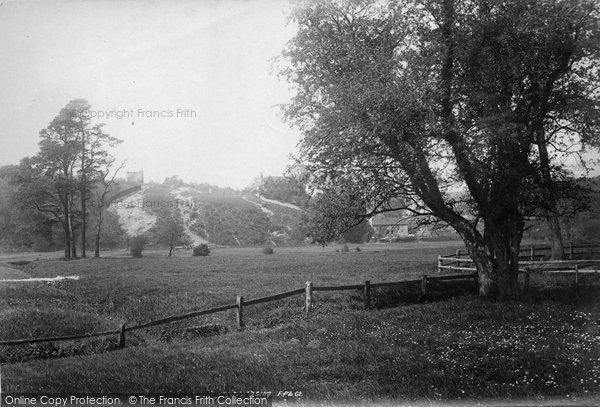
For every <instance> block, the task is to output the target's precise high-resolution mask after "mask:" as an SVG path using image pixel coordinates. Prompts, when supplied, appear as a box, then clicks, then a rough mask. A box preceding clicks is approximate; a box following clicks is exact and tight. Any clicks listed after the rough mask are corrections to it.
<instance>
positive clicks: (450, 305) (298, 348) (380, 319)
mask: <svg viewBox="0 0 600 407" xmlns="http://www.w3.org/2000/svg"><path fill="white" fill-rule="evenodd" d="M439 251H440V250H439V249H437V248H430V249H418V248H414V247H413V248H408V249H400V250H374V249H372V247H367V248H366V249H365V250H363V251H361V252H356V251H354V250H351V251H350V252H348V253H341V252H340V253H336V252H334V251H333V249H332V248H329V249H326V250H322V251H319V250H313V249H311V250H308V251H306V250H293V249H290V250H287V251H286V250H283V249H281V250H279V249H278V250H276V252H275V253H274V254H273V255H269V256H267V255H264V254H262V253H261V250H260V248H256V249H240V250H239V251H238V252H234V251H231V250H230V249H224V250H223V251H219V250H215V251H214V252H215V253H214V255H213V253H211V256H209V257H205V258H197V257H196V258H191V257H190V258H185V257H180V258H173V259H165V258H158V257H156V258H143V259H135V260H134V259H99V260H98V259H96V260H94V259H90V260H79V261H72V262H39V264H38V265H36V266H35V267H33V266H32V267H29V268H26V270H25V271H26V272H27V273H29V274H30V275H34V276H55V275H58V274H60V275H75V274H76V275H80V276H81V277H82V279H81V280H79V281H62V282H60V283H56V284H55V285H53V286H49V285H44V284H41V285H40V286H39V287H38V289H37V291H32V289H31V286H29V287H30V288H28V289H25V288H23V287H20V288H19V287H16V288H14V289H12V290H8V291H4V292H2V294H3V295H2V297H0V303H1V304H2V306H3V309H9V310H11V313H12V314H11V315H13V317H11V318H12V319H10V324H11V325H12V326H15V327H18V326H19V324H20V322H19V319H18V318H16V317H14V316H15V315H20V314H21V312H22V309H21V308H19V307H30V308H29V310H30V314H31V309H32V308H35V307H38V308H40V307H44V309H45V310H47V312H49V313H50V314H52V313H55V315H56V316H62V317H66V319H65V318H63V319H64V320H66V321H68V323H67V324H66V325H69V326H71V329H75V328H77V327H83V326H85V329H97V328H98V329H100V328H101V327H103V326H114V324H115V323H116V322H117V321H124V320H128V321H137V322H144V321H146V320H149V319H152V318H153V317H155V316H165V315H169V314H173V313H177V312H178V311H179V310H181V311H189V310H190V309H201V308H207V307H209V306H214V305H220V304H223V303H232V302H233V301H234V298H235V295H236V294H244V296H245V297H246V298H248V299H250V298H256V297H259V296H262V295H268V294H274V293H277V292H281V291H286V290H289V289H295V288H299V287H302V286H303V285H304V282H305V281H307V280H310V281H313V282H314V283H315V285H335V284H349V283H361V282H363V281H364V280H366V279H370V280H371V281H372V282H378V281H394V280H402V279H413V278H418V277H419V276H420V275H421V274H432V272H433V268H434V267H435V256H436V255H437V253H439ZM450 251H452V250H450ZM198 260H200V261H198ZM202 260H208V261H205V262H202ZM582 279H583V281H581V283H580V284H579V285H578V286H575V285H574V284H573V277H572V276H563V277H560V276H555V275H553V276H548V275H542V274H539V273H534V274H532V278H531V289H530V291H529V292H528V293H523V294H522V296H521V297H520V298H517V299H515V300H512V301H489V300H482V299H479V298H477V297H476V296H474V295H473V293H474V291H475V290H474V286H473V285H472V284H468V283H467V284H464V283H458V282H456V283H452V284H450V283H444V284H443V283H437V284H433V285H432V286H431V287H430V288H431V291H430V294H429V297H428V298H426V303H424V304H414V302H415V301H416V299H417V296H416V286H415V290H414V291H413V290H411V289H410V287H404V288H396V289H375V290H374V291H373V308H372V309H370V310H363V309H362V297H361V295H360V293H359V292H358V291H355V292H352V291H348V292H335V293H326V292H316V293H315V301H316V302H315V308H314V310H313V312H312V313H311V314H310V315H309V316H308V317H306V316H305V315H304V313H303V310H302V305H303V297H302V296H301V295H300V296H298V297H292V298H289V299H286V300H282V301H278V302H274V303H269V304H261V305H257V306H252V307H247V308H245V321H246V325H247V328H246V330H245V331H243V332H237V331H236V330H235V329H234V326H233V321H234V313H233V312H225V313H222V315H220V316H219V317H215V318H212V317H206V318H202V319H200V320H195V321H187V322H182V323H175V324H170V325H167V326H163V327H157V328H152V329H148V330H144V331H138V332H135V334H133V333H132V334H129V335H128V339H127V341H128V347H126V348H125V349H122V350H118V351H113V352H106V351H108V350H112V349H114V348H112V347H111V346H110V344H109V343H107V342H102V343H94V342H91V343H90V342H88V341H83V342H81V343H80V342H75V341H74V342H73V343H70V345H71V346H73V347H76V346H79V347H80V348H78V349H76V351H73V353H71V354H69V353H65V352H63V353H60V352H58V353H55V354H50V355H46V354H41V355H37V356H42V357H48V356H50V357H56V356H70V355H79V356H77V357H60V358H51V359H40V360H29V361H27V362H22V363H13V362H14V360H12V361H11V363H8V364H6V361H5V362H4V364H3V366H2V373H3V382H2V389H3V390H4V391H10V392H34V393H39V392H57V391H61V392H82V391H85V392H98V393H103V394H109V393H113V394H114V393H121V392H134V393H144V392H175V393H186V392H189V393H198V392H204V391H214V392H226V391H231V390H236V391H272V392H274V395H276V394H277V392H279V391H284V390H293V391H297V392H300V393H301V394H302V396H301V397H300V398H298V399H294V398H292V399H291V400H289V401H297V402H299V403H300V404H306V403H308V404H310V403H313V402H314V403H317V402H319V403H325V405H335V404H336V403H341V404H347V403H351V402H361V403H367V404H368V403H377V404H385V403H388V404H390V405H393V404H396V403H411V402H414V401H425V402H442V401H449V400H450V401H454V402H457V403H462V402H466V401H467V400H468V401H482V400H483V401H485V402H486V403H487V402H490V401H491V400H508V399H510V400H520V399H526V400H538V401H539V400H544V399H554V398H557V397H559V398H561V399H562V400H570V399H576V400H582V399H587V398H588V397H592V398H594V397H595V398H598V397H600V332H599V328H598V326H599V323H600V298H599V296H598V293H599V290H600V279H599V278H598V276H594V275H586V276H583V277H582ZM5 294H6V295H5ZM31 301H34V303H32V302H31ZM399 305H402V306H399ZM71 312H72V313H73V314H72V315H71ZM61 313H62V314H61ZM85 313H88V314H90V315H93V316H95V318H89V321H88V322H86V323H87V324H88V325H85V324H84V323H83V321H79V322H78V321H77V318H79V317H82V318H83V317H85ZM30 314H23V315H30ZM0 315H4V313H0ZM69 315H70V316H69ZM3 318H4V320H3V324H2V325H0V326H4V322H5V321H9V320H8V319H7V317H3ZM27 320H28V321H29V325H32V326H36V327H37V326H44V325H45V326H46V327H45V328H44V329H48V327H52V326H62V325H60V322H59V321H60V318H58V317H51V316H48V315H47V316H46V317H45V318H38V319H35V318H33V317H27ZM208 323H214V324H217V325H219V326H224V327H226V328H227V329H224V330H223V331H222V332H225V331H228V333H224V334H221V335H208V336H205V335H202V334H201V335H196V336H195V335H186V332H188V333H189V331H187V330H186V329H187V328H189V326H190V325H194V324H195V325H206V324H208ZM90 324H92V325H90ZM93 324H99V325H96V326H94V325H93ZM103 324H105V325H103ZM21 328H22V327H21ZM21 328H19V329H21ZM40 329H41V328H40ZM60 329H65V328H60ZM9 331H10V329H5V330H2V331H0V333H1V334H2V335H8V332H9ZM21 333H23V332H21ZM9 336H11V337H13V334H10V335H9ZM67 345H69V343H68V344H67ZM67 345H65V346H67ZM85 346H88V348H85ZM1 349H2V348H0V350H1ZM64 349H66V347H65V348H64ZM27 359H28V358H27V357H23V358H22V360H27ZM29 359H31V358H29ZM280 401H282V400H280ZM328 403H329V404H328Z"/></svg>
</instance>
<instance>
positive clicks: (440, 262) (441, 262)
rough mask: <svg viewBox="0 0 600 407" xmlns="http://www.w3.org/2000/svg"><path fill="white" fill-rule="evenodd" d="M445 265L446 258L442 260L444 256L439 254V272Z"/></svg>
mask: <svg viewBox="0 0 600 407" xmlns="http://www.w3.org/2000/svg"><path fill="white" fill-rule="evenodd" d="M443 265H444V260H442V256H438V273H441V272H442V266H443Z"/></svg>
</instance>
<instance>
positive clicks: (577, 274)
mask: <svg viewBox="0 0 600 407" xmlns="http://www.w3.org/2000/svg"><path fill="white" fill-rule="evenodd" d="M575 284H576V285H577V284H579V265H578V264H576V265H575Z"/></svg>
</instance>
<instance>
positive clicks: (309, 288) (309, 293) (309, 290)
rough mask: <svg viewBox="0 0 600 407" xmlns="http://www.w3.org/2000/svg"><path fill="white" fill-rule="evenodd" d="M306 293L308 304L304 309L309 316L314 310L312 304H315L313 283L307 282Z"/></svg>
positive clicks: (306, 303)
mask: <svg viewBox="0 0 600 407" xmlns="http://www.w3.org/2000/svg"><path fill="white" fill-rule="evenodd" d="M304 292H305V294H306V302H305V304H304V309H305V312H306V315H308V313H309V312H310V309H311V308H312V302H313V298H312V283H311V282H310V281H307V282H306V289H305V291H304Z"/></svg>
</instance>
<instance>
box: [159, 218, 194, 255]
mask: <svg viewBox="0 0 600 407" xmlns="http://www.w3.org/2000/svg"><path fill="white" fill-rule="evenodd" d="M151 232H152V233H153V235H154V239H155V241H156V243H157V244H159V245H165V246H167V247H168V248H169V257H171V254H172V253H173V249H174V248H175V246H179V245H183V244H187V243H189V240H188V238H187V236H186V234H185V227H184V225H183V219H182V218H181V214H180V213H179V211H178V210H177V209H174V210H167V209H163V210H162V211H161V213H160V215H159V216H158V218H157V220H156V224H155V225H154V226H153V227H152V229H151Z"/></svg>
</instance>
